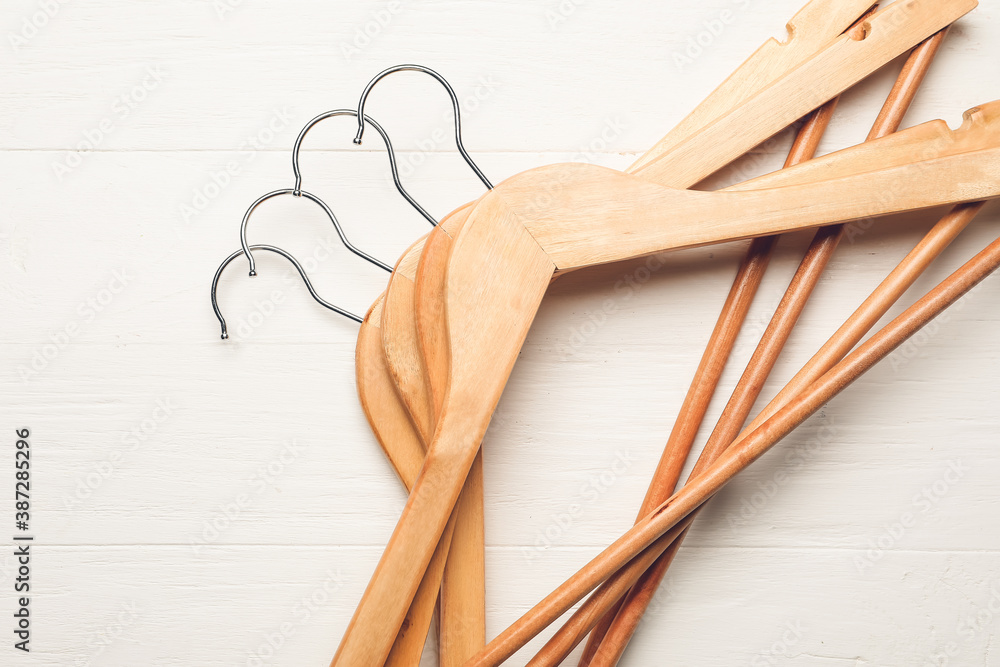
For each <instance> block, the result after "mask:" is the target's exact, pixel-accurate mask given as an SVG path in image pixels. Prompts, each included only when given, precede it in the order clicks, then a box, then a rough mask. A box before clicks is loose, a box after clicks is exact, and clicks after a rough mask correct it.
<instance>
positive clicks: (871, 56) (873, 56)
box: [335, 2, 964, 661]
mask: <svg viewBox="0 0 1000 667" xmlns="http://www.w3.org/2000/svg"><path fill="white" fill-rule="evenodd" d="M906 7H907V9H909V10H913V11H914V14H913V15H914V16H916V17H918V18H919V19H920V20H919V21H917V20H915V21H914V23H913V24H906V26H905V28H909V27H912V25H914V24H918V23H921V21H922V22H923V23H924V24H925V25H926V23H927V22H928V21H929V20H931V19H933V16H931V14H930V13H928V12H926V11H925V12H924V13H921V12H920V10H921V8H922V7H924V8H926V5H922V4H921V3H919V2H912V3H908V4H907V5H906ZM890 9H892V8H890ZM889 11H890V10H884V11H883V12H880V13H879V14H876V15H875V17H874V18H873V19H872V21H871V22H870V23H869V25H868V27H869V29H870V31H873V32H870V35H869V38H868V39H866V40H864V41H862V42H856V44H858V45H862V46H865V45H870V46H869V48H867V49H866V55H865V56H864V58H863V59H865V58H867V60H866V64H867V65H871V64H872V63H873V62H874V61H875V60H877V59H878V57H882V56H884V43H882V42H880V40H878V39H874V38H873V37H874V36H875V35H880V34H881V31H880V29H879V28H881V27H885V26H887V25H888V24H887V23H886V19H885V17H886V16H887V15H889ZM963 13H964V12H963ZM945 20H946V21H947V20H948V19H945ZM939 27H943V26H935V28H936V29H939ZM905 28H897V29H895V30H893V31H888V32H891V34H890V35H889V37H890V38H891V37H893V36H896V37H898V36H900V35H902V34H903V33H906V34H907V35H909V37H913V35H914V34H915V33H914V31H912V30H909V31H908V30H906V29H905ZM931 32H933V30H931ZM921 36H925V35H921ZM919 38H920V37H917V38H916V39H919ZM843 43H844V42H843V41H840V42H838V43H837V46H839V49H836V50H833V51H831V53H834V54H835V55H837V56H838V57H836V58H833V57H828V58H827V59H826V62H827V66H829V63H830V62H837V65H838V66H842V65H843V63H844V62H846V61H849V60H850V57H849V56H850V50H848V49H844V47H843V46H840V45H842V44H843ZM879 45H881V46H882V47H883V51H878V50H876V48H875V47H878V46H879ZM908 46H912V44H907V46H906V47H904V50H905V48H908ZM880 54H881V55H880ZM853 65H854V67H853V71H854V72H855V74H856V75H857V74H858V73H859V72H860V71H861V69H862V68H861V67H860V66H859V64H858V63H856V62H855V63H853ZM800 69H801V68H800ZM798 71H799V70H795V72H798ZM795 72H793V74H794V73H795ZM831 78H832V77H831ZM794 79H795V76H788V77H785V79H784V80H781V81H779V82H778V83H779V84H781V85H780V86H779V85H778V84H775V85H774V86H772V87H771V88H772V89H774V88H777V90H778V92H779V93H782V94H783V93H784V91H785V90H786V89H787V88H788V87H789V83H788V80H794ZM823 80H828V79H823ZM842 80H843V79H842ZM769 90H771V89H769ZM837 92H839V91H837ZM771 95H772V96H776V97H780V95H777V94H776V93H774V92H773V91H772V92H771ZM759 97H760V95H758V96H757V97H755V98H752V99H751V102H753V101H754V100H756V101H757V104H758V106H757V107H756V111H755V113H761V110H762V109H763V108H764V107H766V105H762V104H761V103H760V101H759V99H758V98H759ZM776 97H772V100H771V101H772V105H773V103H774V102H775V101H776ZM806 99H807V98H805V97H802V96H799V97H798V98H796V100H795V104H805V103H807V102H805V101H804V100H806ZM792 106H794V104H793V105H792ZM784 109H785V112H786V113H787V106H786V107H784ZM764 115H768V114H764ZM770 117H773V114H771V115H770ZM723 123H729V125H728V127H729V128H731V127H732V121H731V120H729V119H728V118H721V119H719V120H717V121H715V122H714V123H713V125H715V126H720V127H723V128H726V127H727V126H726V125H724V124H723ZM769 127H770V126H769V125H768V124H767V123H763V124H761V125H759V126H757V127H755V130H756V131H759V132H767V131H769V130H768V129H766V128H769ZM761 128H765V129H761ZM779 129H780V128H779ZM705 134H706V133H704V132H703V133H702V134H701V135H699V138H700V137H703V136H705ZM749 134H751V135H752V134H753V133H752V132H751V133H749ZM743 136H744V137H745V136H746V133H745V134H744V135H743ZM762 138H764V137H762ZM689 144H690V142H687V144H686V145H689ZM751 145H752V144H751ZM688 150H690V148H689V149H688ZM662 162H663V160H658V161H653V162H650V163H649V164H650V167H652V168H655V167H656V166H657V165H659V164H661V163H662ZM704 162H707V161H703V164H704ZM711 171H712V170H709V172H707V173H710V172H711ZM537 173H539V172H536V175H537ZM692 173H696V170H688V174H692ZM707 173H706V174H704V175H707ZM547 175H548V176H552V172H551V171H550V172H548V174H547ZM564 175H565V174H564ZM690 177H691V176H689V178H690ZM543 180H544V179H543ZM591 184H596V181H592V182H591ZM537 185H538V182H535V183H532V187H535V186H537ZM547 185H548V186H549V187H554V188H555V189H556V190H558V189H560V188H561V187H562V185H561V184H560V183H559V182H558V179H556V182H553V179H551V178H550V179H549V181H548V182H547ZM629 194H630V195H632V194H638V191H637V190H635V189H634V188H633V189H632V191H631V192H630V193H629ZM488 199H489V197H487V198H485V199H484V202H482V203H480V205H479V207H478V208H482V207H483V206H484V205H485V201H486V200H488ZM543 226H544V225H543ZM535 231H538V230H535ZM561 231H562V230H560V233H561ZM557 235H558V234H557ZM660 240H661V241H662V240H664V239H660ZM703 240H709V239H708V238H707V237H706V239H703ZM675 241H676V240H675ZM686 242H687V243H697V242H699V241H698V240H697V239H695V238H689V239H687V241H686ZM661 245H662V244H661ZM567 248H568V246H566V245H564V246H563V247H562V248H561V249H558V248H555V247H554V246H552V247H551V248H550V250H552V252H551V254H552V256H553V257H554V258H556V260H557V263H555V264H553V265H552V266H553V267H555V266H559V268H563V267H564V266H565V268H573V265H572V263H570V264H567V263H566V262H564V261H563V260H565V258H566V257H567V254H566V250H567ZM599 255H600V253H599V252H598V256H596V257H595V256H581V257H579V258H578V259H579V263H580V265H586V264H587V263H588V262H591V263H592V262H597V261H611V257H600V256H599ZM541 264H542V265H544V262H542V263H541ZM547 268H548V267H547ZM549 277H551V275H550V276H549ZM546 281H547V279H546ZM466 470H467V468H466ZM356 620H357V619H356ZM390 622H393V621H390ZM356 625H357V624H356V623H352V628H354V627H356ZM349 634H350V630H349ZM359 645H360V646H361V647H362V652H363V651H365V650H369V649H372V648H373V646H372V644H371V643H370V642H365V641H362V642H360V644H359ZM339 655H345V654H344V653H343V651H342V652H341V654H339ZM335 661H336V659H335Z"/></svg>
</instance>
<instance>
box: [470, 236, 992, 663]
mask: <svg viewBox="0 0 1000 667" xmlns="http://www.w3.org/2000/svg"><path fill="white" fill-rule="evenodd" d="M998 267H1000V239H997V240H996V241H994V242H993V243H991V244H990V245H989V246H987V247H986V248H985V249H984V250H983V251H982V252H980V253H979V254H977V255H976V256H975V257H973V258H972V259H971V260H969V261H968V262H966V263H965V264H964V265H963V266H962V267H961V268H959V269H958V270H957V271H955V272H954V273H953V274H951V275H950V276H949V277H948V278H946V279H945V280H944V281H942V282H941V283H940V284H939V285H938V286H937V287H935V288H934V289H932V290H931V291H930V292H928V293H927V294H926V295H924V296H923V297H922V298H921V299H919V300H918V301H917V302H916V303H914V304H913V305H912V306H910V307H909V308H907V309H906V310H905V311H904V312H903V313H902V314H901V315H899V316H898V317H896V318H895V319H894V320H893V321H892V322H890V323H889V324H888V325H886V326H885V327H883V328H882V329H881V330H879V331H878V332H877V333H876V334H874V335H873V336H872V337H871V338H870V339H868V340H867V341H865V343H863V344H862V345H861V346H860V347H859V348H858V349H857V350H855V351H854V352H851V353H850V354H848V355H847V356H845V358H844V359H843V360H842V361H840V362H838V363H836V364H834V365H833V366H831V368H830V370H828V371H827V372H826V373H824V374H822V375H821V376H820V377H819V378H817V379H816V380H815V381H814V382H812V383H811V384H809V385H808V386H807V387H806V389H805V390H804V391H802V392H800V393H799V394H798V395H796V396H795V397H794V398H793V399H792V400H791V401H789V402H788V403H787V404H786V405H785V406H784V407H782V408H781V409H779V410H777V411H776V412H775V413H774V415H772V416H771V417H770V418H768V419H767V420H765V421H764V422H762V424H761V425H760V426H759V427H757V428H755V429H754V430H753V431H752V432H750V433H748V435H747V436H746V437H745V438H743V439H742V440H738V441H737V442H736V443H734V445H733V446H732V447H730V448H729V450H727V451H726V452H725V453H724V454H723V455H722V457H720V458H719V459H718V460H717V461H716V462H715V463H714V464H712V465H711V466H709V467H708V468H707V469H706V470H705V471H704V472H703V473H702V474H701V475H699V476H698V477H697V478H696V479H694V480H691V482H689V483H688V484H687V485H686V486H685V487H684V488H682V489H681V490H680V491H678V492H677V493H675V494H674V495H673V496H671V498H670V499H669V500H668V501H667V502H665V503H663V504H662V505H660V506H659V507H657V508H656V510H655V511H654V512H653V513H652V514H651V515H649V516H648V517H647V518H646V519H644V520H643V521H642V522H640V523H639V524H637V525H636V526H635V527H634V528H633V529H631V530H629V531H628V532H627V533H626V534H625V535H623V536H622V537H621V538H619V539H618V540H617V541H616V542H614V544H612V545H611V547H609V548H608V549H606V550H605V551H604V552H602V553H601V554H600V555H598V557H597V558H595V559H593V560H592V561H591V562H590V563H588V564H587V565H586V566H584V567H583V568H582V569H581V570H579V571H578V572H577V573H576V574H574V575H573V576H572V577H570V578H569V579H568V580H567V581H566V582H565V583H564V584H563V585H562V586H560V587H559V588H557V589H556V590H555V591H554V592H553V593H551V594H550V595H548V596H547V597H546V598H545V599H544V600H542V601H541V602H540V603H538V604H537V605H535V607H534V608H532V610H531V611H529V612H528V613H527V614H525V615H524V616H523V617H522V618H521V619H520V620H519V621H518V622H517V623H515V624H514V625H513V626H511V628H509V629H508V630H506V631H504V632H503V633H501V634H500V635H499V636H498V637H497V638H496V639H494V640H493V641H492V642H490V644H489V645H487V647H486V649H484V650H483V652H482V653H480V654H479V655H478V656H476V657H475V658H474V659H473V660H470V661H469V663H468V664H469V665H470V667H492V666H495V665H499V664H500V663H501V662H503V660H504V659H506V657H509V655H510V654H511V653H512V652H513V651H512V650H510V647H511V645H512V644H513V645H523V643H524V641H523V640H522V638H521V637H520V636H519V633H527V634H530V635H532V636H533V635H534V634H537V633H538V632H539V631H540V630H541V629H543V628H544V627H545V626H546V625H548V623H550V622H551V621H553V620H555V619H556V618H558V617H559V616H561V615H562V614H563V613H565V611H567V610H568V609H569V608H570V607H572V605H573V604H575V603H576V602H578V601H579V600H580V599H582V597H583V596H584V595H586V594H587V592H589V591H590V590H592V589H593V588H594V587H595V586H597V585H598V584H599V583H600V582H602V581H605V580H607V581H608V582H611V581H612V580H613V578H614V577H610V578H609V576H610V575H613V574H614V573H615V572H616V571H617V570H619V569H620V568H622V567H628V569H630V570H632V571H641V570H640V569H639V568H632V567H631V566H630V565H628V563H629V562H630V559H634V560H635V561H643V562H644V564H645V565H646V566H647V567H648V565H649V564H651V563H652V561H653V560H655V557H656V556H655V555H653V556H651V557H650V556H649V554H650V552H651V550H653V549H654V548H656V549H658V550H659V551H662V549H663V548H664V547H662V546H661V543H663V542H667V543H669V542H672V541H673V540H674V539H676V538H677V536H678V535H679V534H681V533H682V532H683V531H684V529H685V528H686V527H687V526H688V525H689V523H690V520H691V516H690V515H691V513H692V512H694V511H695V510H696V509H697V508H699V507H701V506H702V505H703V504H704V502H705V501H707V500H708V499H709V498H710V497H711V496H712V495H713V494H714V493H716V492H717V491H718V490H719V489H720V488H722V486H724V485H725V484H726V483H727V482H728V481H729V480H730V479H732V478H733V477H734V476H735V475H736V474H738V473H739V472H740V471H741V470H743V469H744V468H746V467H747V466H749V465H750V464H751V463H753V461H755V460H757V459H758V458H760V456H762V455H763V454H764V453H765V452H766V451H767V450H768V449H769V448H770V447H772V446H773V445H774V444H776V443H777V442H778V441H780V440H781V439H782V438H783V437H784V436H785V435H787V434H788V433H790V432H791V431H792V430H793V429H794V428H795V427H796V426H797V425H799V424H801V423H802V422H803V421H805V420H806V419H807V418H808V417H809V416H811V415H812V414H814V413H815V412H816V411H817V410H819V409H820V408H821V407H822V406H823V405H824V404H825V403H827V402H828V401H829V400H830V399H832V398H833V397H834V396H836V395H837V394H839V393H840V392H841V391H842V390H843V389H845V388H846V387H847V386H848V385H849V384H851V383H852V382H853V381H854V380H856V379H857V378H858V377H860V376H861V375H862V374H863V373H864V372H866V371H867V370H869V369H870V368H871V367H872V366H874V365H875V364H876V363H878V362H879V361H881V360H882V359H884V358H885V357H886V356H888V355H889V354H890V353H892V352H893V350H895V349H896V348H898V347H899V346H900V345H902V344H903V343H904V342H905V341H906V340H907V339H908V338H909V337H910V336H912V335H913V334H915V333H916V332H917V331H919V330H920V329H921V328H922V327H923V326H924V325H926V324H927V323H928V322H929V321H931V320H932V319H933V318H934V317H936V316H937V315H939V314H940V313H941V312H942V311H944V310H945V309H946V308H947V307H948V306H950V305H951V304H953V303H955V302H956V301H957V300H958V299H960V298H961V297H962V296H963V295H964V294H965V293H967V292H968V291H969V290H970V289H972V288H973V287H975V286H976V285H977V284H978V283H979V282H981V281H982V280H983V279H985V278H986V277H987V276H989V275H990V274H991V273H993V272H994V271H996V270H997V268H998ZM650 537H652V539H649V538H650ZM643 569H644V568H643ZM621 583H622V584H623V585H621V586H619V587H618V588H617V589H616V590H613V591H605V592H604V593H600V592H599V593H598V595H602V594H603V595H607V596H618V595H621V594H622V593H623V592H624V591H625V590H627V587H628V585H630V584H628V583H627V582H621ZM588 603H589V601H588ZM585 607H587V604H585V605H584V606H583V607H581V611H583V610H584V608H585Z"/></svg>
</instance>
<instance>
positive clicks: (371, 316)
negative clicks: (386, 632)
mask: <svg viewBox="0 0 1000 667" xmlns="http://www.w3.org/2000/svg"><path fill="white" fill-rule="evenodd" d="M382 302H383V300H382V297H379V299H378V300H377V301H376V302H375V305H374V306H372V308H371V309H370V310H369V311H368V314H367V315H366V316H365V319H364V321H363V322H362V323H361V329H360V331H359V333H358V345H357V352H356V356H357V363H356V365H355V366H356V373H357V385H358V396H359V398H360V399H361V406H362V408H363V409H364V412H365V416H366V417H367V418H368V423H369V424H370V425H371V427H372V431H373V432H374V433H375V438H376V440H377V441H378V443H379V445H380V446H381V447H382V451H383V452H385V455H386V458H388V459H389V462H390V463H391V464H392V467H393V470H395V471H396V474H397V475H398V476H399V478H400V480H401V481H402V482H403V485H404V486H405V487H406V489H407V491H409V489H410V488H411V487H412V486H413V483H414V482H415V481H416V479H417V475H418V474H419V473H420V468H421V467H422V466H423V464H424V453H425V452H424V446H423V442H422V441H421V440H420V438H419V437H417V433H416V430H415V427H414V425H413V423H412V422H411V421H410V417H409V413H408V412H407V411H406V407H405V406H404V405H403V404H402V403H401V402H400V399H399V397H398V395H397V394H396V390H395V387H394V385H393V381H392V377H391V375H390V374H389V369H388V367H387V366H386V364H385V359H384V357H383V355H382V335H381V332H380V325H381V317H382ZM453 524H454V522H452V524H451V526H450V527H449V526H446V527H445V531H444V533H443V534H442V536H441V541H440V542H439V544H438V547H437V549H436V550H435V552H434V555H433V557H432V559H431V562H430V564H429V565H428V567H427V572H426V573H425V574H424V578H423V580H422V581H421V583H420V587H419V588H418V589H417V592H416V594H415V595H414V597H413V602H412V603H411V604H410V608H409V610H408V611H407V614H406V620H405V622H404V623H403V625H402V628H401V629H400V631H399V633H398V634H397V635H396V638H395V641H394V643H393V645H392V648H391V650H390V652H389V656H388V658H387V659H386V661H385V664H386V665H387V666H389V667H409V666H410V665H414V664H416V663H417V662H419V660H420V655H421V654H422V653H423V649H424V644H425V643H426V640H427V632H428V630H429V629H430V626H431V620H432V618H433V616H434V610H435V608H436V607H437V599H438V590H439V589H440V587H441V580H442V579H443V577H444V569H445V562H446V560H447V557H448V552H449V549H450V546H451V538H452V534H453V528H454V525H453Z"/></svg>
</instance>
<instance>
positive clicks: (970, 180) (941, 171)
mask: <svg viewBox="0 0 1000 667" xmlns="http://www.w3.org/2000/svg"><path fill="white" fill-rule="evenodd" d="M878 167H880V165H877V164H872V165H869V166H868V167H864V168H863V171H862V172H861V173H857V174H854V175H851V176H843V177H840V178H835V179H829V180H823V181H819V182H813V183H803V184H799V185H790V186H787V187H782V188H773V189H768V190H753V191H748V192H700V191H694V190H674V189H670V188H662V187H660V186H658V185H655V184H653V183H646V182H643V181H642V180H641V179H637V178H634V177H631V176H629V175H627V174H623V173H621V172H615V171H614V170H611V169H605V168H603V167H596V166H593V165H581V164H573V165H569V164H567V165H550V166H548V167H541V168H540V169H537V170H532V172H525V173H524V181H523V182H515V181H514V180H513V179H512V180H510V181H508V183H505V184H501V186H498V188H497V190H495V192H497V195H498V196H500V197H503V198H504V199H505V200H506V201H507V202H508V205H509V206H510V208H511V209H514V210H517V211H518V213H519V217H520V219H521V220H522V221H523V223H524V225H525V227H526V228H527V229H528V230H529V231H530V232H531V235H532V236H533V237H534V238H535V239H536V240H537V241H538V243H539V245H540V246H541V247H542V248H544V249H545V252H546V253H548V254H549V255H550V256H551V257H552V260H553V261H554V262H555V264H556V266H557V267H558V268H559V269H560V270H565V269H572V268H579V267H584V266H590V265H593V264H600V263H606V262H614V261H619V260H624V259H630V258H634V257H642V256H644V255H649V254H653V253H656V252H662V251H665V250H675V249H678V248H685V247H693V246H697V245H705V244H709V243H719V242H723V241H730V240H737V239H742V238H751V237H754V236H764V235H768V234H777V233H783V232H787V231H792V230H795V229H803V228H808V227H817V226H820V225H826V224H832V223H836V222H844V221H847V220H854V219H857V218H866V217H877V216H882V215H888V214H891V213H899V212H903V211H910V210H916V209H920V208H928V207H931V206H938V205H943V204H954V203H959V202H964V201H975V200H979V199H990V198H994V197H996V196H998V195H1000V148H997V147H988V148H984V149H982V150H977V151H969V152H963V153H960V154H958V155H946V156H944V157H938V158H933V159H928V160H923V161H921V162H916V163H909V164H904V165H898V166H890V167H889V168H878ZM508 184H509V187H505V186H506V185H508ZM540 191H544V192H547V193H548V196H549V199H548V205H547V206H546V207H544V208H541V207H539V206H537V202H538V201H539V199H538V197H537V195H532V194H531V193H532V192H540Z"/></svg>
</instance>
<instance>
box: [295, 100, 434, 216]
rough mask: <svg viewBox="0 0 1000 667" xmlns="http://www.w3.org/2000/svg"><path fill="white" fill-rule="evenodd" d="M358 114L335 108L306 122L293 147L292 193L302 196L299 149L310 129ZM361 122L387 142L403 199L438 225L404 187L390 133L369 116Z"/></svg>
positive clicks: (394, 174) (395, 180)
mask: <svg viewBox="0 0 1000 667" xmlns="http://www.w3.org/2000/svg"><path fill="white" fill-rule="evenodd" d="M357 115H358V112H357V111H355V110H354V109H334V110H333V111H327V112H325V113H321V114H320V115H318V116H316V117H315V118H313V119H312V120H311V121H309V122H308V123H306V125H305V127H303V128H302V131H301V132H299V136H298V138H297V139H295V147H294V148H293V149H292V172H294V174H295V187H294V188H293V189H292V194H294V195H295V196H296V197H298V196H301V194H302V172H301V170H300V169H299V150H300V149H301V148H302V141H303V140H304V139H305V138H306V135H307V134H309V130H311V129H312V128H313V127H314V126H315V125H317V124H318V123H320V122H322V121H324V120H326V119H327V118H333V117H335V116H357ZM359 123H360V124H361V126H362V127H364V124H365V123H368V124H369V125H371V126H372V127H374V128H375V131H376V132H378V133H379V135H380V136H381V137H382V141H383V142H385V150H386V152H388V153H389V169H390V171H391V172H392V182H393V183H395V185H396V189H397V190H398V191H399V194H401V195H403V199H405V200H406V201H408V202H410V206H412V207H413V208H415V209H417V212H418V213H420V215H422V216H424V218H426V219H427V221H428V222H429V223H431V224H432V225H434V226H435V227H437V224H438V222H437V220H435V219H434V216H432V215H431V214H430V213H428V212H427V211H425V210H424V208H423V207H422V206H421V205H420V204H418V203H417V201H416V200H415V199H414V198H413V197H412V196H410V193H409V192H407V191H406V188H404V187H403V183H402V182H401V181H400V180H399V169H398V168H397V166H396V152H395V150H393V148H392V142H391V141H390V140H389V135H388V134H386V132H385V130H384V129H382V126H381V125H379V124H378V123H376V122H375V120H374V119H372V118H371V117H369V116H364V117H363V120H361V121H359Z"/></svg>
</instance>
